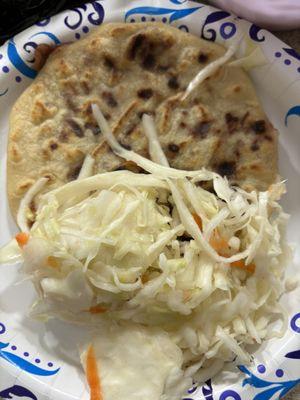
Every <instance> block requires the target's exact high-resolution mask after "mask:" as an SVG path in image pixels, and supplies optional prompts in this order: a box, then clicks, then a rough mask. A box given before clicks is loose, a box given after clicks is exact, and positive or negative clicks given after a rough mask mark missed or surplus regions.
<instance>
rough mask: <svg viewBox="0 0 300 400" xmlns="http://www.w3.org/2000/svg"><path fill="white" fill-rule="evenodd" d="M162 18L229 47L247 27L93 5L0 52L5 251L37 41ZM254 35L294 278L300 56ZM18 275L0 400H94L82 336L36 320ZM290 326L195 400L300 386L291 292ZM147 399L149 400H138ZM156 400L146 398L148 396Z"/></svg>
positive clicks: (2, 296) (299, 201)
mask: <svg viewBox="0 0 300 400" xmlns="http://www.w3.org/2000/svg"><path fill="white" fill-rule="evenodd" d="M151 20H156V21H163V22H165V23H171V24H172V25H175V26H177V27H179V28H180V29H183V30H186V31H189V32H191V33H193V34H195V35H198V36H202V37H204V38H206V39H208V40H216V41H217V42H219V43H224V42H225V41H226V40H230V39H232V38H233V37H235V35H236V25H237V24H240V20H239V19H237V18H236V17H234V16H232V15H230V14H229V13H227V12H224V11H220V10H216V9H214V8H212V7H209V6H205V5H202V4H199V3H194V2H190V1H187V0H143V1H125V0H109V1H108V0H107V1H95V2H93V3H91V4H87V5H85V6H83V7H80V8H77V9H74V10H72V11H66V12H63V13H61V14H59V15H57V16H55V17H53V18H51V19H50V18H49V19H47V20H44V21H41V22H40V23H38V24H36V25H34V26H32V27H31V28H29V29H27V30H26V31H24V32H22V33H21V34H19V35H18V36H16V37H15V38H14V39H13V40H11V41H10V42H8V43H6V44H5V45H3V46H2V47H1V48H0V111H1V113H0V121H1V122H0V150H1V172H2V173H1V175H0V187H1V189H2V191H1V193H0V221H1V226H0V245H1V244H4V243H5V242H7V241H8V240H9V239H10V238H11V236H12V235H13V234H14V233H15V232H16V226H15V224H14V223H13V221H12V219H11V216H10V213H9V210H8V206H7V199H6V190H5V187H6V186H5V158H6V140H7V132H8V115H9V111H10V109H11V106H12V104H13V102H14V101H15V100H16V99H17V97H18V96H19V95H20V93H21V92H22V91H23V90H24V89H25V88H26V87H27V86H28V85H29V84H30V83H31V82H32V78H34V77H35V75H36V71H35V69H34V61H33V59H34V48H35V47H36V45H37V44H39V43H48V44H52V45H55V44H59V43H64V42H70V41H75V40H78V39H79V38H80V37H83V36H85V35H86V34H87V33H88V31H90V30H92V29H95V28H96V27H97V25H100V24H101V23H103V22H111V21H126V22H128V23H130V22H133V21H151ZM244 29H245V31H246V32H247V35H248V36H249V37H250V39H251V40H253V41H254V42H255V43H256V44H259V45H260V46H261V48H262V50H263V52H264V54H265V55H266V57H267V59H268V61H269V63H268V64H267V65H265V66H263V67H259V68H256V69H255V70H253V72H252V73H251V76H252V78H253V82H254V84H255V86H256V88H257V91H258V94H259V96H260V98H261V101H262V103H263V105H264V107H265V110H266V112H267V114H268V116H269V118H270V120H271V121H272V122H273V124H274V125H275V126H276V127H277V128H278V130H279V132H280V136H279V142H280V148H279V161H280V162H279V164H280V172H281V175H282V176H283V177H284V178H287V179H288V182H287V188H288V194H287V195H286V196H285V198H284V207H285V210H286V211H287V212H289V213H290V214H291V215H292V218H291V220H290V223H289V228H288V237H289V240H290V241H291V242H293V243H295V249H296V251H295V261H294V265H292V266H291V267H290V269H289V274H295V273H296V271H297V267H298V266H299V260H300V251H299V250H300V229H299V227H300V185H299V176H300V157H299V155H300V119H299V116H300V95H299V93H300V63H299V59H300V56H299V55H298V54H297V53H296V52H295V51H294V50H292V49H290V48H288V46H286V45H285V44H284V43H283V42H281V41H280V40H278V39H276V38H275V37H274V36H273V35H271V34H270V33H269V32H266V31H264V30H261V29H259V28H258V27H256V26H255V25H251V24H250V23H245V25H244ZM17 276H18V272H17V268H16V267H14V266H6V267H2V269H1V280H0V397H2V398H4V399H9V398H18V397H24V398H25V399H26V398H29V399H33V400H34V399H37V398H38V399H39V400H45V399H55V400H60V399H63V400H68V399H88V398H89V394H88V390H87V386H86V383H85V379H84V375H83V371H82V369H81V367H80V364H79V361H78V356H77V347H76V346H77V343H79V342H80V340H81V339H82V338H84V336H85V333H84V332H83V331H82V330H80V329H79V328H74V327H73V326H68V325H67V324H63V323H62V322H58V321H52V322H50V323H48V324H47V325H46V326H45V325H43V324H41V323H38V322H35V321H32V320H30V319H29V318H28V317H27V316H26V315H27V310H28V307H29V306H30V304H31V302H32V300H33V299H34V297H35V294H34V291H33V288H32V286H31V284H30V283H29V282H23V283H21V284H19V285H17V286H16V285H14V282H15V281H16V279H17ZM282 302H283V303H284V304H285V306H286V307H287V309H288V313H289V328H288V331H287V332H286V335H285V336H284V338H282V339H280V340H271V341H269V342H266V343H264V344H263V345H262V346H261V348H260V349H259V350H258V351H256V352H255V353H254V358H255V360H254V364H253V366H252V367H251V368H249V369H246V368H245V367H241V368H240V369H241V370H240V371H239V370H238V369H237V368H236V369H234V368H233V367H230V366H229V367H228V369H229V370H230V369H231V370H232V372H231V373H228V372H227V373H226V376H225V373H224V372H223V373H221V374H220V375H219V376H218V377H216V378H213V379H212V380H209V381H208V382H207V384H206V385H205V386H204V387H198V386H197V385H196V384H195V386H194V387H193V388H192V389H191V390H190V393H189V394H187V395H186V397H185V400H188V399H197V400H200V399H206V400H217V399H218V400H226V399H229V400H232V399H234V400H240V399H243V400H252V399H253V400H269V399H277V398H280V397H281V396H283V395H284V394H285V393H286V392H287V391H288V390H290V389H291V388H293V387H294V386H295V385H296V384H297V383H299V382H300V368H299V362H300V290H298V289H297V290H295V291H293V292H292V293H290V294H288V295H285V296H284V298H283V299H282ZM141 400H142V399H141ZM144 400H149V399H144Z"/></svg>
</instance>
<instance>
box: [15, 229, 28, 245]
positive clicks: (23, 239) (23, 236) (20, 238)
mask: <svg viewBox="0 0 300 400" xmlns="http://www.w3.org/2000/svg"><path fill="white" fill-rule="evenodd" d="M28 239H29V235H28V233H25V232H19V233H18V234H17V235H16V241H17V242H18V245H19V246H20V247H21V248H22V247H24V246H25V244H27V242H28Z"/></svg>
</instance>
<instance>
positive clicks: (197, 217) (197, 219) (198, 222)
mask: <svg viewBox="0 0 300 400" xmlns="http://www.w3.org/2000/svg"><path fill="white" fill-rule="evenodd" d="M192 216H193V218H194V220H195V222H196V224H197V225H198V226H199V229H200V231H202V219H201V217H199V215H198V214H196V213H193V214H192Z"/></svg>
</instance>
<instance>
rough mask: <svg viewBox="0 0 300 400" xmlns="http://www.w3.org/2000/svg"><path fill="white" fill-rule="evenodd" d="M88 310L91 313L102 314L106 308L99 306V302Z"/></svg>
mask: <svg viewBox="0 0 300 400" xmlns="http://www.w3.org/2000/svg"><path fill="white" fill-rule="evenodd" d="M88 311H89V312H90V313H91V314H102V313H105V312H106V311H107V309H106V308H105V307H103V306H101V305H100V304H97V305H96V306H92V307H90V308H89V309H88Z"/></svg>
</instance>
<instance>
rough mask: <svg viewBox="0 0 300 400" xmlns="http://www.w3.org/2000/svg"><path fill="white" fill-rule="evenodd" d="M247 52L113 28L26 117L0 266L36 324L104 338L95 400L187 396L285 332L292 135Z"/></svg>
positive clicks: (43, 83) (60, 54)
mask: <svg viewBox="0 0 300 400" xmlns="http://www.w3.org/2000/svg"><path fill="white" fill-rule="evenodd" d="M238 44H239V43H238V42H236V43H232V44H231V45H230V46H229V48H228V50H225V49H224V48H222V47H221V46H219V45H216V44H214V43H209V42H206V41H203V40H201V39H198V38H196V37H194V36H192V35H189V34H186V33H183V32H181V31H179V30H176V29H175V28H172V27H168V26H165V25H162V24H156V23H154V24H150V23H145V24H128V25H126V24H108V25H105V26H102V27H100V28H99V29H97V30H95V32H93V33H92V34H90V35H89V36H88V37H87V38H86V39H83V40H82V41H79V42H77V43H75V44H70V45H65V46H61V47H59V48H58V49H56V50H55V51H54V52H53V53H52V54H51V55H50V57H49V60H48V61H47V63H46V64H45V66H44V68H43V69H42V71H41V72H40V74H39V75H38V78H37V79H36V80H35V82H34V83H33V84H32V85H31V86H30V87H29V88H28V89H27V90H26V91H25V92H24V94H23V95H22V96H21V97H20V99H19V100H18V101H17V103H16V104H15V106H14V108H13V112H12V115H11V124H10V137H9V147H8V196H9V200H10V205H11V209H12V211H13V213H14V215H15V217H16V219H17V223H18V225H19V228H20V229H21V231H20V232H19V233H18V234H17V235H16V237H15V238H14V239H13V240H12V241H11V242H10V243H9V244H8V245H7V246H5V247H4V248H3V249H1V250H0V263H5V262H6V263H8V262H11V263H13V262H16V261H22V262H23V266H22V272H23V273H24V274H25V275H26V277H29V278H30V279H31V280H32V282H33V283H34V285H35V288H36V291H37V293H38V300H37V301H36V302H35V303H34V305H33V306H32V309H31V315H32V316H33V317H35V318H39V319H41V320H47V319H49V318H61V319H64V320H67V321H71V322H75V323H81V324H86V325H88V326H90V328H91V330H92V333H91V341H90V343H86V344H83V345H82V348H81V351H80V353H81V361H82V365H83V367H84V370H85V373H86V378H87V383H88V385H89V387H90V393H91V399H93V400H108V399H112V400H113V399H116V400H117V399H120V398H122V399H124V400H129V399H130V400H132V399H136V400H139V399H141V398H145V399H151V400H179V399H180V398H181V396H182V395H183V394H184V392H185V391H186V390H187V389H188V388H189V386H191V384H192V381H193V380H196V381H200V382H205V381H206V380H207V379H209V378H211V377H212V376H213V375H215V374H216V373H217V372H219V371H220V370H221V369H222V368H223V366H224V364H225V363H227V362H233V363H235V364H237V365H238V364H249V363H251V351H250V347H249V346H251V345H253V344H261V343H262V341H263V340H265V339H268V338H272V337H280V336H282V335H283V332H284V331H285V330H286V323H287V321H286V312H285V310H284V309H283V308H282V306H281V305H280V304H279V302H278V299H279V297H280V296H281V294H282V293H283V292H284V285H283V278H284V272H285V267H286V264H287V262H288V261H289V256H290V250H289V247H288V246H287V244H286V242H285V226H286V222H287V219H288V216H287V214H285V213H284V212H283V210H282V208H281V206H280V205H279V203H278V201H279V199H280V197H281V196H282V194H283V193H284V192H285V186H284V183H283V182H280V181H279V179H278V177H277V173H278V172H277V133H276V130H275V129H274V128H273V126H272V125H271V123H270V122H269V121H268V119H267V117H266V116H265V114H264V112H263V110H262V108H261V106H260V104H259V102H258V100H257V98H256V94H255V91H254V88H253V87H252V84H251V82H250V80H249V78H248V77H247V75H246V73H245V72H244V71H243V69H242V68H240V67H237V66H236V65H237V64H239V65H243V62H242V60H238V61H234V62H232V56H233V55H234V53H235V51H236V49H237V46H238ZM250 58H251V57H250ZM250 61H251V60H250V59H249V57H248V59H247V63H248V65H250V64H252V61H251V62H250Z"/></svg>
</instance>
